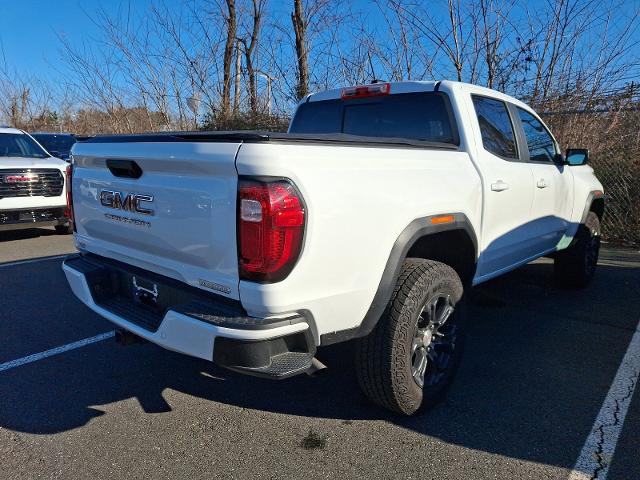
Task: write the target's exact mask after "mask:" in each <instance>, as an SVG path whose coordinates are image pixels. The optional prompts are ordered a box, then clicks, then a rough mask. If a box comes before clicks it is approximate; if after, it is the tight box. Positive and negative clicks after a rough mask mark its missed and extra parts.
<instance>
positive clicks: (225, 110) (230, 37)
mask: <svg viewBox="0 0 640 480" xmlns="http://www.w3.org/2000/svg"><path fill="white" fill-rule="evenodd" d="M226 2H227V10H228V16H227V17H226V18H225V22H226V24H227V39H226V43H225V46H224V60H223V64H224V66H223V78H222V84H223V89H222V102H221V104H222V107H221V110H222V116H223V117H226V116H228V115H229V109H230V106H231V64H232V62H233V49H234V46H235V44H236V5H235V0H226Z"/></svg>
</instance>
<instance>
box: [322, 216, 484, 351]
mask: <svg viewBox="0 0 640 480" xmlns="http://www.w3.org/2000/svg"><path fill="white" fill-rule="evenodd" d="M442 219H445V220H447V221H446V222H442ZM406 258H424V259H429V260H435V261H440V262H443V263H446V264H447V265H449V266H450V267H452V268H453V269H454V270H455V271H456V272H457V273H458V275H459V276H460V279H461V280H462V282H463V285H464V286H465V287H466V286H468V285H471V281H472V279H473V276H474V275H475V270H476V264H477V259H478V240H477V236H476V233H475V230H474V228H473V226H472V224H471V222H470V221H469V219H468V218H467V216H466V215H465V214H464V213H447V214H439V215H430V216H428V217H423V218H417V219H415V220H413V221H412V222H411V223H410V224H409V225H408V226H407V227H406V228H405V229H404V230H403V231H402V233H401V234H400V235H399V236H398V238H397V239H396V241H395V243H394V245H393V247H392V249H391V252H390V254H389V258H388V259H387V263H386V265H385V268H384V271H383V273H382V278H381V279H380V283H379V285H378V289H377V290H376V293H375V295H374V297H373V301H372V302H371V305H370V307H369V310H368V311H367V313H366V315H365V317H364V319H363V320H362V323H361V324H360V325H359V326H358V327H356V328H354V329H350V330H343V331H338V332H333V333H329V334H324V335H322V336H321V341H320V344H321V345H330V344H333V343H339V342H344V341H347V340H350V339H352V338H357V337H364V336H366V335H368V334H369V333H370V332H371V331H372V330H373V329H374V328H375V326H376V324H377V323H378V320H379V319H380V317H381V316H382V314H383V313H384V309H385V308H386V306H387V304H388V303H389V299H390V298H391V294H392V293H393V288H394V286H395V284H396V281H397V279H398V276H399V275H400V272H401V270H402V264H403V263H404V261H405V259H406Z"/></svg>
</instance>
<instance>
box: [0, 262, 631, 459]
mask: <svg viewBox="0 0 640 480" xmlns="http://www.w3.org/2000/svg"><path fill="white" fill-rule="evenodd" d="M552 270H553V269H552V265H550V264H548V263H535V264H530V265H527V266H526V267H523V268H522V269H520V270H518V271H516V272H513V273H511V274H509V275H506V276H504V277H503V278H501V279H499V280H496V281H492V282H489V283H488V284H486V285H484V286H482V287H481V288H479V289H477V292H476V295H475V299H474V302H473V305H472V307H471V308H470V310H471V315H470V317H471V320H472V321H471V322H470V324H469V325H468V328H467V344H466V352H465V356H464V359H463V362H462V366H461V369H460V372H459V374H458V376H457V379H456V381H455V383H454V385H453V387H452V390H451V392H450V394H449V396H448V398H447V400H446V401H445V402H444V403H442V404H441V405H439V406H437V407H436V408H434V409H432V410H431V411H429V412H427V413H425V414H423V415H421V416H417V417H413V418H401V417H398V416H395V415H392V414H389V413H387V412H385V411H383V410H380V409H378V408H375V407H373V406H371V405H370V404H369V403H368V402H367V401H366V400H365V399H364V398H363V397H362V396H361V394H360V393H359V391H358V387H357V384H356V381H355V375H354V371H353V368H352V367H351V365H352V361H351V351H350V345H349V344H344V345H338V346H335V347H330V348H326V349H324V350H321V352H319V358H320V359H321V360H323V361H324V362H325V363H326V364H327V365H328V366H329V370H328V372H327V373H326V374H325V375H324V376H321V377H318V378H309V377H306V376H301V377H296V378H293V379H290V380H287V381H283V382H273V381H268V380H262V379H257V378H252V377H245V376H240V375H236V374H233V373H231V372H227V371H223V370H221V369H218V368H216V367H215V366H213V365H212V364H210V363H208V362H204V361H199V360H196V359H192V358H188V357H185V356H181V355H178V354H173V353H171V352H167V351H164V350H162V349H160V348H157V347H155V346H153V345H142V346H134V347H128V348H125V347H119V346H116V345H115V344H114V343H112V342H105V343H101V344H98V345H94V346H92V347H89V348H86V349H81V350H78V351H74V352H68V353H66V354H64V355H61V356H59V357H56V358H55V359H48V360H47V361H45V362H38V363H35V364H32V365H29V366H25V367H20V368H17V369H15V370H11V371H8V372H5V373H4V374H3V375H0V391H1V392H2V395H0V427H3V428H6V429H11V430H16V431H21V432H29V433H36V434H50V433H56V432H61V431H66V430H70V429H74V428H78V427H81V426H83V425H85V424H86V423H87V422H89V421H90V420H91V419H92V418H93V417H96V416H99V415H102V414H103V412H102V411H101V410H100V409H99V408H98V407H97V406H100V405H106V404H110V403H113V402H118V401H121V400H125V399H129V398H136V399H137V400H138V401H139V403H140V406H141V408H142V409H143V410H144V411H145V412H147V413H159V412H168V411H171V410H172V408H178V409H179V408H180V406H179V405H174V406H172V405H169V404H168V403H167V402H166V401H165V399H164V398H163V391H164V390H165V389H172V390H176V391H179V392H183V393H185V394H188V395H190V396H195V397H199V398H202V399H206V400H210V401H211V402H218V403H223V404H227V405H232V406H237V407H241V408H244V409H255V410H260V411H267V412H274V413H282V414H287V415H293V416H301V417H316V418H318V417H319V418H330V419H341V420H345V421H350V420H369V419H382V420H386V421H388V422H391V423H393V424H396V425H398V426H401V427H403V428H406V429H408V430H412V431H415V432H419V433H421V434H424V435H428V436H430V437H435V438H437V439H440V440H442V441H444V442H448V443H453V444H457V445H462V446H464V447H466V448H469V449H475V450H481V451H485V452H490V453H494V454H498V455H503V456H508V457H512V458H515V459H522V460H527V461H532V462H540V463H543V464H552V465H558V466H563V467H567V468H572V467H573V463H574V461H575V459H576V458H577V456H578V453H579V451H580V449H581V447H582V443H583V442H584V439H585V438H586V436H587V434H588V432H589V430H590V428H591V426H592V423H593V421H594V419H595V417H596V415H597V413H598V411H599V409H600V406H601V403H602V400H603V398H604V396H605V395H606V393H607V390H608V388H609V385H610V382H611V380H612V378H613V376H614V375H615V372H616V370H617V368H618V364H619V361H620V359H621V358H622V356H623V355H624V352H625V349H626V346H627V343H628V341H629V339H630V338H631V335H632V334H633V329H635V326H636V324H637V322H638V319H640V304H639V303H640V302H639V301H638V298H637V286H638V284H639V283H640V267H629V268H625V267H615V266H601V267H599V271H598V274H597V276H596V281H595V282H594V285H593V286H592V287H591V288H589V289H587V290H582V291H563V290H558V289H556V288H555V287H554V286H553V275H552ZM210 408H211V412H212V413H211V414H212V415H220V413H219V412H216V404H215V403H211V405H210ZM227 412H228V410H227ZM135 421H136V420H135V418H134V419H131V422H135ZM140 428H142V426H141V427H140ZM379 441H383V440H379Z"/></svg>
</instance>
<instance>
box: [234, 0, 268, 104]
mask: <svg viewBox="0 0 640 480" xmlns="http://www.w3.org/2000/svg"><path fill="white" fill-rule="evenodd" d="M251 3H252V14H251V31H250V33H249V34H248V37H249V39H248V40H247V38H239V39H238V40H239V41H240V43H242V46H243V48H244V61H245V66H246V69H247V79H248V84H249V86H248V90H249V106H250V109H251V112H252V113H254V114H256V113H258V86H257V73H258V70H259V69H258V68H256V67H255V66H254V54H255V51H256V47H257V45H258V40H259V38H260V23H261V21H262V10H263V8H264V3H265V0H252V2H251Z"/></svg>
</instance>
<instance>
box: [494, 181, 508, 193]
mask: <svg viewBox="0 0 640 480" xmlns="http://www.w3.org/2000/svg"><path fill="white" fill-rule="evenodd" d="M508 189H509V184H508V183H504V182H503V181H502V180H498V181H497V182H496V183H492V184H491V190H493V191H494V192H502V191H504V190H508Z"/></svg>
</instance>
